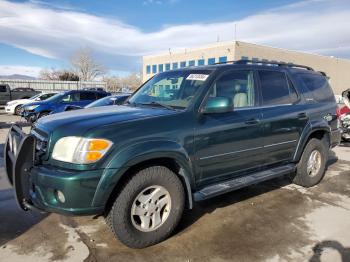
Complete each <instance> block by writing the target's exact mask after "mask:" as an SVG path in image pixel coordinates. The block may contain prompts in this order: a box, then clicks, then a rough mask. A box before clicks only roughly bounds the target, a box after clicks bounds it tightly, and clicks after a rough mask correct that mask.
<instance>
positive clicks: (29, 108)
mask: <svg viewBox="0 0 350 262" xmlns="http://www.w3.org/2000/svg"><path fill="white" fill-rule="evenodd" d="M37 107H38V105H35V106H27V107H25V109H26V110H29V111H31V110H34V109H35V108H37Z"/></svg>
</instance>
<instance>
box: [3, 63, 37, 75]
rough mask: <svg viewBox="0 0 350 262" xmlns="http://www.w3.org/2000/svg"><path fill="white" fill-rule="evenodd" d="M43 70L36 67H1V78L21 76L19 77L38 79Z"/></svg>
mask: <svg viewBox="0 0 350 262" xmlns="http://www.w3.org/2000/svg"><path fill="white" fill-rule="evenodd" d="M41 70H42V68H41V67H36V66H21V65H0V75H1V76H8V75H14V74H19V75H27V76H32V77H37V76H38V75H39V72H40V71H41Z"/></svg>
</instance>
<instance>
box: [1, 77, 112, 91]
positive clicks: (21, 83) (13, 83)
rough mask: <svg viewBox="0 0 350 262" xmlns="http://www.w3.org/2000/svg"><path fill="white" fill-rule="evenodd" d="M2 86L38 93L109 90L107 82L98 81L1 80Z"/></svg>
mask: <svg viewBox="0 0 350 262" xmlns="http://www.w3.org/2000/svg"><path fill="white" fill-rule="evenodd" d="M0 84H8V85H9V86H10V88H11V89H13V88H17V87H27V88H33V89H35V90H38V91H64V90H79V89H84V88H93V87H95V88H103V89H105V90H107V84H106V83H105V82H98V81H55V80H18V79H0Z"/></svg>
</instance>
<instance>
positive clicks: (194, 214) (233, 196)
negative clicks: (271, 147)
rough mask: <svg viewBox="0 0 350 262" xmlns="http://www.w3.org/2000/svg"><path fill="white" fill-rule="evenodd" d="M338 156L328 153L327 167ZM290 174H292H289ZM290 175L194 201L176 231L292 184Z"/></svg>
mask: <svg viewBox="0 0 350 262" xmlns="http://www.w3.org/2000/svg"><path fill="white" fill-rule="evenodd" d="M337 161H338V158H337V156H336V155H335V153H334V152H333V151H330V153H329V159H328V162H327V169H328V168H329V167H331V166H332V165H334V164H335V163H337ZM291 176H292V175H291ZM291 176H289V175H286V176H284V177H280V178H276V179H273V180H269V181H266V182H263V183H260V184H256V185H252V186H249V187H246V188H242V189H240V190H237V191H234V192H229V193H227V194H223V195H220V196H217V197H215V198H212V199H208V200H205V201H202V202H197V203H194V205H195V206H194V208H193V209H192V210H185V214H184V216H183V218H182V222H181V223H180V226H179V227H178V229H177V233H176V234H178V233H181V231H184V230H186V228H188V227H190V226H191V225H192V224H193V223H195V222H196V221H197V220H199V219H200V218H201V217H202V216H204V215H205V214H208V213H212V212H213V211H215V210H216V209H219V208H224V207H226V206H230V205H234V204H236V203H239V202H242V201H245V200H248V199H253V198H254V197H257V196H259V195H263V194H266V193H268V192H272V191H275V190H277V189H280V188H281V187H284V186H287V185H290V184H292V180H291Z"/></svg>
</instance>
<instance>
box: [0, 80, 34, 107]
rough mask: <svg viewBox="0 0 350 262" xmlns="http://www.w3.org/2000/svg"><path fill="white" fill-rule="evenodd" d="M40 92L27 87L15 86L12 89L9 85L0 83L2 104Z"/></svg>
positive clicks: (0, 101) (0, 100)
mask: <svg viewBox="0 0 350 262" xmlns="http://www.w3.org/2000/svg"><path fill="white" fill-rule="evenodd" d="M39 93H40V92H39V91H35V90H34V89H32V88H25V87H19V88H14V89H12V90H11V88H10V86H9V85H7V84H6V85H4V84H0V105H6V104H7V102H9V101H11V100H17V99H27V98H30V97H32V96H35V95H36V94H39Z"/></svg>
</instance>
